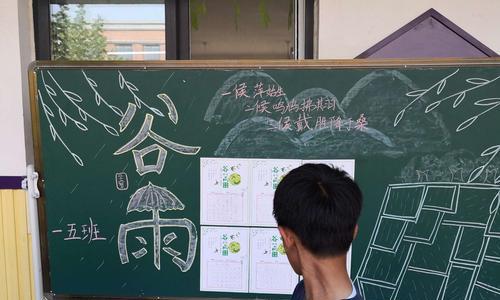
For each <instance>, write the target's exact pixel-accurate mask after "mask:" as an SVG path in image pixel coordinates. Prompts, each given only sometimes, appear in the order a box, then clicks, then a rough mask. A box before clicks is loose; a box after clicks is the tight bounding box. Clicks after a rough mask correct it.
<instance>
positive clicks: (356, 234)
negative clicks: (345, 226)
mask: <svg viewBox="0 0 500 300" xmlns="http://www.w3.org/2000/svg"><path fill="white" fill-rule="evenodd" d="M358 229H359V228H358V224H356V226H355V227H354V235H353V236H352V239H353V240H355V239H356V237H357V236H358Z"/></svg>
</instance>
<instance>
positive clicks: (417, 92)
mask: <svg viewBox="0 0 500 300" xmlns="http://www.w3.org/2000/svg"><path fill="white" fill-rule="evenodd" d="M458 71H460V69H457V70H456V71H455V72H453V73H451V74H450V75H448V76H446V77H444V78H443V79H441V80H439V81H438V82H436V83H434V84H433V85H432V86H430V87H429V88H427V89H421V90H415V91H411V92H408V93H406V96H408V97H412V98H415V99H413V100H412V101H411V102H410V103H408V105H406V106H405V107H404V108H403V109H402V110H401V111H400V112H399V113H398V114H397V115H396V118H395V119H394V127H396V126H398V124H399V122H400V121H401V119H402V118H403V116H404V114H405V113H406V110H407V109H408V108H409V107H410V106H412V105H413V104H414V103H415V102H417V101H418V100H420V99H422V97H423V96H425V95H427V94H428V93H429V92H430V91H432V90H433V89H434V88H435V87H437V91H436V94H437V95H439V94H441V92H442V91H443V89H444V87H445V86H446V80H447V79H449V78H450V77H452V76H453V75H455V74H457V73H458Z"/></svg>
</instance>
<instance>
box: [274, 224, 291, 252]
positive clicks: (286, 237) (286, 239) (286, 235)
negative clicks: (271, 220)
mask: <svg viewBox="0 0 500 300" xmlns="http://www.w3.org/2000/svg"><path fill="white" fill-rule="evenodd" d="M278 230H279V232H280V234H281V238H283V244H284V246H285V248H290V247H291V246H292V245H293V244H294V243H295V235H294V234H293V232H292V231H291V230H290V229H288V228H286V227H282V226H278Z"/></svg>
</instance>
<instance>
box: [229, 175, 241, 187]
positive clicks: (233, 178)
mask: <svg viewBox="0 0 500 300" xmlns="http://www.w3.org/2000/svg"><path fill="white" fill-rule="evenodd" d="M228 180H229V183H230V184H231V185H238V184H240V183H241V175H240V174H238V173H232V174H231V175H229V177H228Z"/></svg>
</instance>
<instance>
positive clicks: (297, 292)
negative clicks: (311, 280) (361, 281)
mask: <svg viewBox="0 0 500 300" xmlns="http://www.w3.org/2000/svg"><path fill="white" fill-rule="evenodd" d="M353 288H354V289H355V290H356V296H354V297H352V298H349V299H346V300H364V299H363V296H361V293H360V292H359V290H358V289H357V287H356V286H354V285H353ZM290 300H306V289H305V286H304V280H301V281H300V282H299V283H298V284H297V286H295V289H294V290H293V294H292V297H291V298H290Z"/></svg>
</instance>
